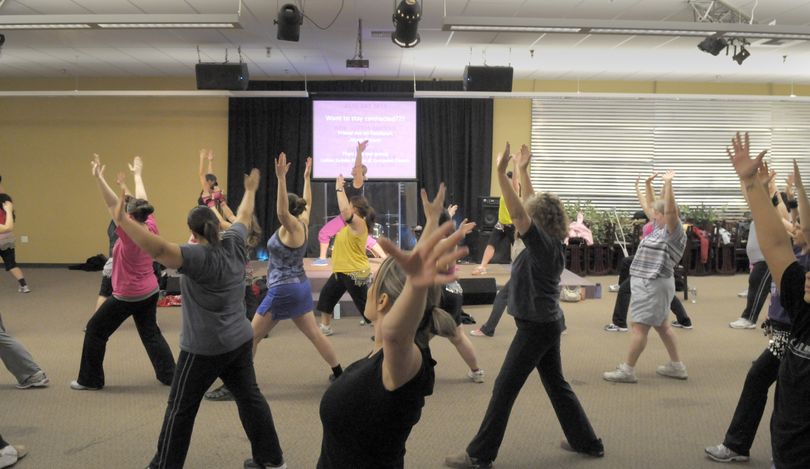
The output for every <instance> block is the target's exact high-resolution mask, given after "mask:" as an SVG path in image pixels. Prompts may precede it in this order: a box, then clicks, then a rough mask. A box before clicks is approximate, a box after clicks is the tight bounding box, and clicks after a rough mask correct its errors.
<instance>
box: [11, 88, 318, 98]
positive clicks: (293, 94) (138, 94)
mask: <svg viewBox="0 0 810 469" xmlns="http://www.w3.org/2000/svg"><path fill="white" fill-rule="evenodd" d="M60 97H73V98H89V97H96V98H98V97H130V98H199V97H224V98H308V97H309V92H307V91H306V90H289V91H228V90H57V91H34V90H32V91H0V98H60Z"/></svg>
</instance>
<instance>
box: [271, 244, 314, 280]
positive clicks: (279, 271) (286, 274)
mask: <svg viewBox="0 0 810 469" xmlns="http://www.w3.org/2000/svg"><path fill="white" fill-rule="evenodd" d="M306 251H307V239H306V237H304V244H302V245H301V247H298V248H295V249H292V248H290V247H288V246H285V245H284V243H282V242H281V238H280V237H279V236H278V230H276V232H275V233H273V236H271V237H270V239H269V240H268V241H267V254H268V255H269V258H270V259H269V261H268V263H267V288H271V287H273V286H276V285H284V284H288V283H301V282H304V281H306V280H307V276H306V273H305V272H304V255H305V254H306Z"/></svg>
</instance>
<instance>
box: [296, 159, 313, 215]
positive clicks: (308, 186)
mask: <svg viewBox="0 0 810 469" xmlns="http://www.w3.org/2000/svg"><path fill="white" fill-rule="evenodd" d="M306 164H307V165H306V167H305V168H304V200H306V201H307V207H306V208H305V209H304V211H303V213H301V215H299V216H298V219H299V220H301V221H302V222H303V223H304V224H305V225H307V226H309V213H310V210H311V209H312V181H311V179H312V157H311V156H308V157H307V163H306Z"/></svg>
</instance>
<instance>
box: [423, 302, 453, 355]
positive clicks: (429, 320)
mask: <svg viewBox="0 0 810 469" xmlns="http://www.w3.org/2000/svg"><path fill="white" fill-rule="evenodd" d="M439 296H441V294H439ZM456 330H457V326H456V320H455V319H453V316H451V315H450V313H448V312H447V311H445V310H443V309H441V308H439V307H438V306H434V307H432V308H430V309H428V310H427V311H425V315H424V316H423V317H422V321H421V322H420V323H419V327H418V328H417V330H416V337H414V342H416V345H418V346H419V347H420V348H428V342H429V341H430V339H432V338H433V337H434V336H437V335H438V336H440V337H445V338H450V337H453V336H455V335H456Z"/></svg>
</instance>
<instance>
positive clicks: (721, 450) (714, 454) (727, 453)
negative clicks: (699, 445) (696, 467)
mask: <svg viewBox="0 0 810 469" xmlns="http://www.w3.org/2000/svg"><path fill="white" fill-rule="evenodd" d="M704 451H706V455H708V456H709V457H710V458H711V459H713V460H715V461H717V462H734V461H740V462H745V461H748V456H743V455H742V454H738V453H735V452H734V451H732V450H730V449H728V447H726V445H723V444H720V445H717V446H709V447H708V448H706V449H705V450H704Z"/></svg>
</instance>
